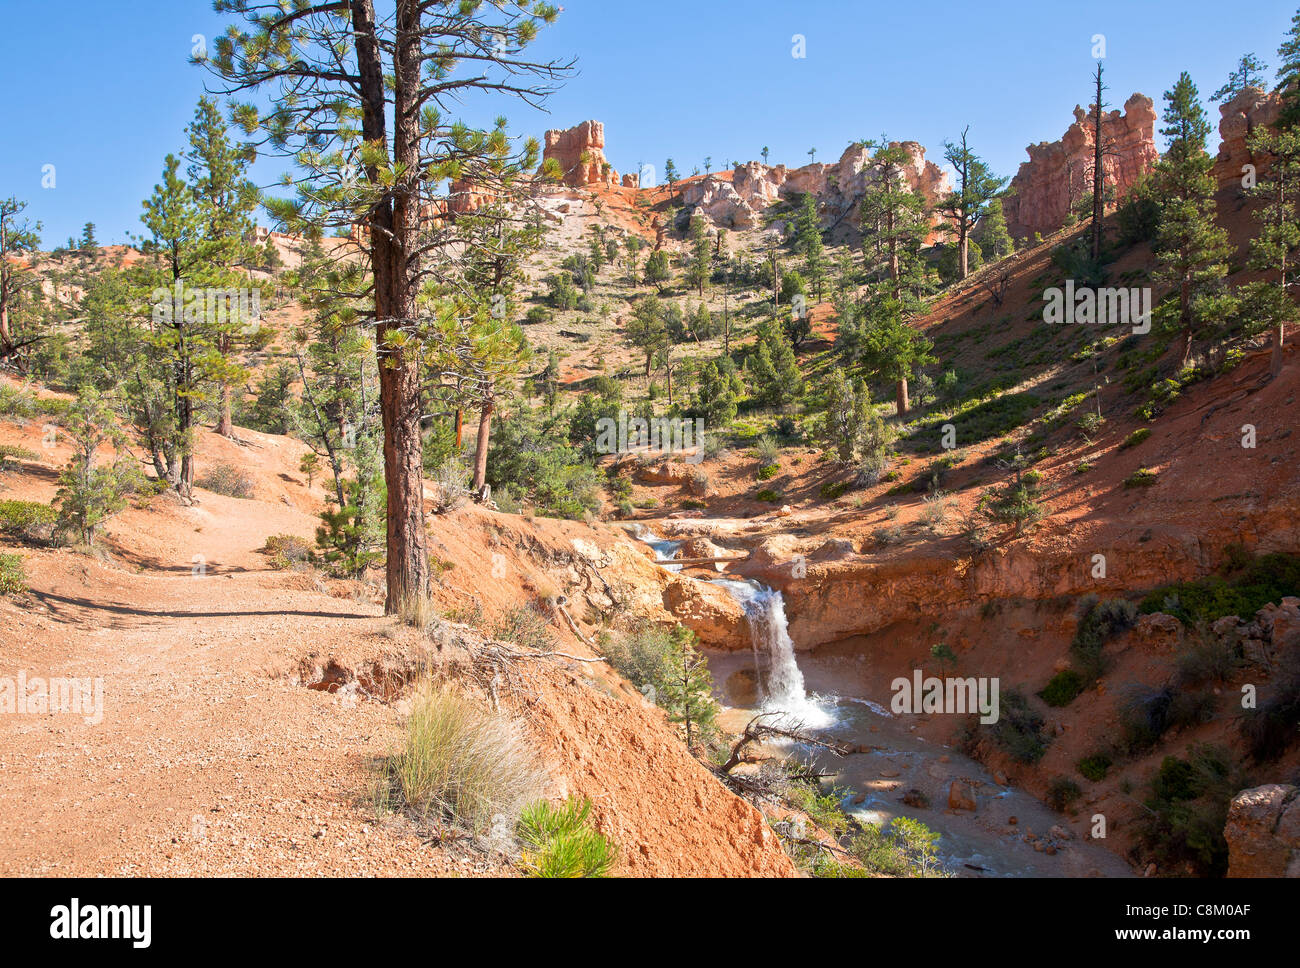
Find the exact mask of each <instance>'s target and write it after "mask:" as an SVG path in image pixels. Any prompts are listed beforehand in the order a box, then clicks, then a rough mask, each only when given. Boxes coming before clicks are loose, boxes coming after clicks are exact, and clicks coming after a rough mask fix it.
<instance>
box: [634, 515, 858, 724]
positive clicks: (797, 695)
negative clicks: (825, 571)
mask: <svg viewBox="0 0 1300 968" xmlns="http://www.w3.org/2000/svg"><path fill="white" fill-rule="evenodd" d="M633 535H634V536H635V537H636V539H637V540H638V541H642V542H644V543H645V544H648V545H649V546H650V547H651V548H653V549H654V550H655V554H656V557H657V558H658V559H659V560H660V561H668V560H670V559H673V558H676V557H677V555H678V552H679V550H680V549H681V545H682V543H681V541H673V540H670V539H666V538H661V537H660V536H659V535H657V534H655V533H654V532H653V531H651V530H650V529H649V528H647V527H646V526H645V525H643V524H639V523H638V524H635V525H634V526H633ZM661 567H663V568H664V569H665V570H667V571H672V572H680V571H681V570H682V566H681V565H662V566H661ZM711 584H714V585H721V586H722V587H723V588H725V589H726V590H727V591H728V592H729V593H730V594H731V597H732V598H734V599H735V600H736V601H738V602H739V603H740V604H741V606H742V607H743V608H744V609H745V620H746V621H747V622H748V624H749V632H750V638H751V640H752V642H753V646H754V671H755V673H756V674H757V678H758V691H759V697H760V699H761V702H762V707H763V708H764V709H765V710H768V711H771V712H781V713H785V714H786V716H787V717H788V718H789V720H790V721H791V722H798V723H801V724H802V725H804V726H812V727H817V726H827V725H829V724H830V723H831V722H833V721H834V717H833V716H830V715H829V714H828V713H827V712H826V711H825V710H823V709H822V708H821V707H820V706H818V705H817V704H816V703H814V702H813V701H812V700H810V699H809V698H808V694H807V693H806V692H805V691H804V682H803V673H802V672H800V671H799V664H798V663H797V662H796V661H795V657H794V641H793V640H792V639H791V638H790V630H789V628H788V626H787V622H786V618H785V597H784V596H783V595H782V594H781V593H780V592H779V591H776V590H775V589H772V588H767V587H766V586H764V585H760V584H759V583H758V582H754V581H739V580H736V579H732V578H717V579H714V580H713V582H711ZM765 665H766V675H764V666H765Z"/></svg>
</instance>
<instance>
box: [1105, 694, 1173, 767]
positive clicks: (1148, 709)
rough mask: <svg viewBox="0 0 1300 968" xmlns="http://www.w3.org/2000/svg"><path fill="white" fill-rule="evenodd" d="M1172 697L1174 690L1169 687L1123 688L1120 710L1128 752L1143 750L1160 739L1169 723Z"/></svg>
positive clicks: (1125, 746) (1124, 740)
mask: <svg viewBox="0 0 1300 968" xmlns="http://www.w3.org/2000/svg"><path fill="white" fill-rule="evenodd" d="M1173 700H1174V695H1173V692H1172V691H1171V690H1170V689H1168V688H1166V687H1160V688H1151V687H1148V686H1141V685H1134V686H1130V687H1128V688H1127V689H1126V690H1125V691H1124V693H1123V694H1122V695H1121V697H1120V701H1119V704H1118V710H1119V727H1120V743H1121V745H1122V747H1123V749H1124V751H1125V752H1127V753H1129V754H1138V753H1143V752H1145V751H1147V750H1149V749H1151V748H1152V747H1153V746H1155V745H1156V743H1158V742H1160V737H1161V736H1163V735H1164V734H1165V731H1166V730H1168V728H1169V726H1170V718H1169V709H1170V707H1171V706H1172V705H1173Z"/></svg>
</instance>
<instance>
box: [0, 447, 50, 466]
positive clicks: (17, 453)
mask: <svg viewBox="0 0 1300 968" xmlns="http://www.w3.org/2000/svg"><path fill="white" fill-rule="evenodd" d="M40 459H41V455H40V454H38V453H36V451H34V450H28V449H27V448H26V447H19V446H17V445H15V444H0V471H7V470H9V469H10V468H11V467H12V466H13V465H14V464H16V463H17V462H18V461H20V460H29V461H33V460H40Z"/></svg>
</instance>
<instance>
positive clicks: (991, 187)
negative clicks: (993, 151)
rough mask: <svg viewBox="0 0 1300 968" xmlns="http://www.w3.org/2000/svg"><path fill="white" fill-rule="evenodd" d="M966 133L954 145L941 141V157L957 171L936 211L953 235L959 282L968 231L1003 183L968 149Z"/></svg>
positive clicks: (965, 270)
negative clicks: (953, 185)
mask: <svg viewBox="0 0 1300 968" xmlns="http://www.w3.org/2000/svg"><path fill="white" fill-rule="evenodd" d="M969 131H970V128H965V129H964V130H963V131H962V133H961V140H960V141H958V142H956V143H953V142H951V141H945V142H944V145H943V156H944V158H945V159H946V160H947V162H948V164H950V165H952V167H953V168H955V169H956V171H957V188H956V189H955V190H954V191H952V192H950V193H949V194H948V195H947V196H946V197H945V198H944V199H943V201H942V202H941V203H940V204H939V208H940V210H941V211H942V212H943V213H944V214H945V215H947V216H948V218H949V220H950V221H949V224H948V225H947V226H946V228H947V229H948V230H949V231H951V232H952V233H954V234H955V235H956V236H957V252H958V275H959V278H961V279H965V278H966V276H967V275H968V274H969V272H970V269H969V266H970V258H969V243H970V232H971V229H973V228H974V227H975V224H976V223H977V222H978V221H979V220H980V219H981V218H982V217H983V215H984V212H985V209H986V208H987V206H988V203H989V202H990V201H991V200H992V199H993V197H994V196H995V195H997V193H998V192H1000V191H1001V190H1002V187H1003V186H1004V185H1005V184H1006V183H1007V180H1006V179H1005V178H998V177H996V176H995V175H994V174H993V173H992V172H991V171H990V170H989V166H988V165H987V164H986V163H985V162H984V161H983V160H982V159H981V158H980V157H979V156H978V155H977V154H975V152H973V151H972V150H971V149H970V144H969V142H968V140H967V134H968V132H969Z"/></svg>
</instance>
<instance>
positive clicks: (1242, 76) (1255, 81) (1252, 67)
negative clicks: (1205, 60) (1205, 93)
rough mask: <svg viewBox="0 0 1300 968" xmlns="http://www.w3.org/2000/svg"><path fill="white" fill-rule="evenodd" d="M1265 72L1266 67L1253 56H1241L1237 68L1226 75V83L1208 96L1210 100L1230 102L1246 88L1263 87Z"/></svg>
mask: <svg viewBox="0 0 1300 968" xmlns="http://www.w3.org/2000/svg"><path fill="white" fill-rule="evenodd" d="M1266 70H1268V65H1267V64H1265V63H1264V62H1263V61H1262V60H1260V59H1259V58H1258V57H1256V56H1255V55H1254V54H1242V55H1241V60H1239V61H1237V66H1236V67H1234V68H1233V69H1232V71H1231V73H1229V74H1228V80H1227V82H1226V83H1225V84H1224V85H1223V87H1221V88H1219V89H1218V90H1217V91H1215V92H1214V93H1213V94H1211V95H1210V100H1211V101H1231V100H1232V99H1233V98H1234V97H1236V96H1237V95H1238V94H1240V93H1241V92H1242V91H1244V90H1245V89H1246V88H1248V87H1263V85H1264V71H1266Z"/></svg>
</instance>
